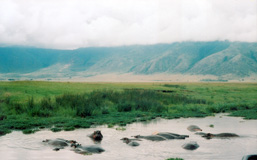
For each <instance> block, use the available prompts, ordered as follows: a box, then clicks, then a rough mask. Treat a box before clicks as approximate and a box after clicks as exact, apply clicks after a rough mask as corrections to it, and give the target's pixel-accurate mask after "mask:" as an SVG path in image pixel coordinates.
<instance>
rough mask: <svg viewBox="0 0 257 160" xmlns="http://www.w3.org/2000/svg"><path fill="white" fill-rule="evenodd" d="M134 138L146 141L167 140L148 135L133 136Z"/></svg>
mask: <svg viewBox="0 0 257 160" xmlns="http://www.w3.org/2000/svg"><path fill="white" fill-rule="evenodd" d="M134 137H135V138H142V139H147V140H150V141H164V140H167V138H165V137H162V136H159V135H150V136H140V135H136V136H134Z"/></svg>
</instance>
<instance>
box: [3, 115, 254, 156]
mask: <svg viewBox="0 0 257 160" xmlns="http://www.w3.org/2000/svg"><path fill="white" fill-rule="evenodd" d="M191 124H195V125H198V126H199V127H201V128H202V129H203V131H204V132H211V133H221V132H231V133H236V134H238V135H240V137H239V138H230V139H211V140H207V139H204V138H202V137H200V136H198V135H195V134H194V133H193V132H190V131H188V130H187V129H186V128H187V127H188V126H189V125H191ZM211 124H212V125H213V126H214V127H210V125H211ZM115 128H116V127H114V128H107V127H106V126H96V127H95V128H89V129H78V130H75V131H69V132H67V131H66V132H64V131H62V132H57V133H53V132H51V131H49V130H43V131H40V132H37V133H35V134H31V135H24V134H23V133H22V132H18V131H15V132H12V133H11V134H8V135H5V136H2V137H0V159H5V160H21V159H22V160H42V159H46V160H59V159H61V160H66V159H67V160H73V159H76V160H82V159H83V160H84V159H87V160H101V159H105V160H121V159H122V160H126V159H127V160H131V159H137V160H146V159H148V160H149V159H150V160H164V159H167V158H171V157H173V158H174V157H180V158H183V159H185V160H196V159H198V160H199V159H203V160H216V159H217V160H240V159H242V157H243V156H244V155H247V154H257V120H243V119H242V118H237V117H227V116H224V115H216V116H215V117H206V118H186V119H185V118H180V119H175V120H165V119H156V120H153V121H151V122H148V123H134V124H130V125H127V126H126V127H125V128H126V130H125V131H119V130H116V129H115ZM94 130H101V132H102V134H103V136H104V138H103V141H102V142H101V144H100V145H101V147H102V148H104V149H105V150H106V151H105V152H103V153H101V154H93V155H80V154H77V153H75V152H73V151H72V150H71V149H70V147H67V148H66V149H63V150H60V151H53V150H52V148H51V147H50V146H48V145H45V144H44V143H42V140H44V139H54V138H64V139H73V140H76V141H78V142H80V143H82V144H83V145H93V144H94V142H93V141H92V140H91V139H90V138H89V137H87V135H88V134H90V133H92V132H93V131H94ZM156 132H173V133H178V134H188V135H189V138H187V139H185V140H167V141H161V142H152V141H147V140H143V141H140V142H139V143H140V146H138V147H131V146H128V145H127V144H125V143H123V142H122V141H121V140H120V139H121V138H123V137H131V136H133V135H138V134H140V135H150V134H152V133H156ZM190 141H196V142H197V143H198V144H199V145H200V147H199V148H198V149H197V150H194V151H188V150H185V149H183V148H182V147H181V146H182V145H183V144H185V143H187V142H190Z"/></svg>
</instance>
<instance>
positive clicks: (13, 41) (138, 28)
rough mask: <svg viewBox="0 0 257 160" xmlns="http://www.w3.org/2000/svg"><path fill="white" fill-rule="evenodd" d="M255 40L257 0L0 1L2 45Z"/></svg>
mask: <svg viewBox="0 0 257 160" xmlns="http://www.w3.org/2000/svg"><path fill="white" fill-rule="evenodd" d="M213 40H230V41H247V42H257V0H0V45H28V46H36V47H44V48H60V49H74V48H79V47H88V46H119V45H131V44H155V43H171V42H176V41H213Z"/></svg>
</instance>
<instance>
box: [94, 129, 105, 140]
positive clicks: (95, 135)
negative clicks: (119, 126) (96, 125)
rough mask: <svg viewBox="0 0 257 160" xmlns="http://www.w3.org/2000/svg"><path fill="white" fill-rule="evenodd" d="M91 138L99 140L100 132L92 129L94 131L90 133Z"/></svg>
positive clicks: (100, 137) (101, 137) (100, 138)
mask: <svg viewBox="0 0 257 160" xmlns="http://www.w3.org/2000/svg"><path fill="white" fill-rule="evenodd" d="M92 138H93V139H94V140H96V141H101V140H102V139H103V135H102V133H101V131H98V130H97V131H94V133H93V134H92Z"/></svg>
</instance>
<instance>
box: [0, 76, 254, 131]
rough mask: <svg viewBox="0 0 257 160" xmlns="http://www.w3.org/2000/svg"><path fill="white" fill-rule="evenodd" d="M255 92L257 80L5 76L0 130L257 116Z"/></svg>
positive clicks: (1, 89) (0, 90)
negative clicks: (134, 80)
mask: <svg viewBox="0 0 257 160" xmlns="http://www.w3.org/2000/svg"><path fill="white" fill-rule="evenodd" d="M256 93H257V84H256V83H68V82H63V83H62V82H33V81H30V82H29V81H23V82H0V135H5V134H7V133H10V132H11V131H12V130H22V131H23V133H25V134H30V133H34V132H36V131H38V130H40V129H41V128H50V129H51V130H52V131H53V132H58V131H62V130H65V131H72V130H74V129H76V128H89V127H90V126H91V125H102V124H107V125H108V127H110V128H111V127H113V126H114V125H119V126H126V124H129V123H133V122H136V121H138V122H143V121H148V120H151V119H154V118H156V117H162V118H167V119H173V118H180V117H205V116H210V115H213V114H214V113H225V112H226V113H230V114H231V115H232V116H242V117H245V118H246V119H257V99H256ZM210 127H211V126H210ZM121 128H122V127H121Z"/></svg>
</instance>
